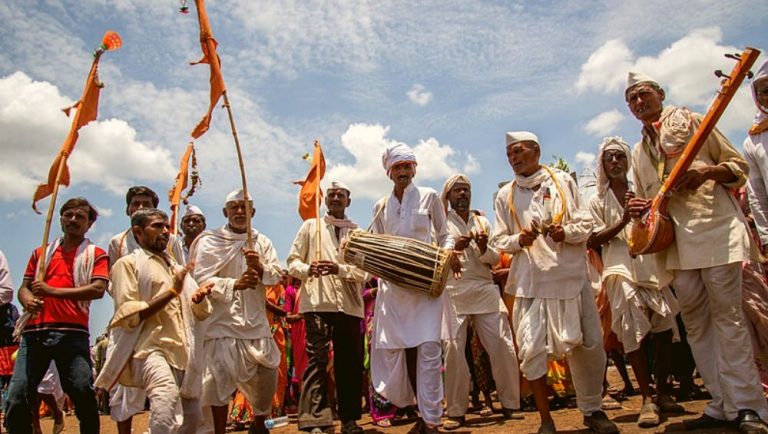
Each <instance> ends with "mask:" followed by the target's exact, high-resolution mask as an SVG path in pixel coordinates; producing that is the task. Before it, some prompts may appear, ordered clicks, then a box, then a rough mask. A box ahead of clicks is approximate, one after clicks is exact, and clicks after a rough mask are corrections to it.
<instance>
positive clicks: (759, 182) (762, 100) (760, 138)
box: [744, 61, 768, 254]
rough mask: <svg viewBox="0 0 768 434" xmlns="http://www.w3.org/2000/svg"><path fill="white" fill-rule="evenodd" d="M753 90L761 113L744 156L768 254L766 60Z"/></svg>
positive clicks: (751, 200)
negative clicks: (747, 164)
mask: <svg viewBox="0 0 768 434" xmlns="http://www.w3.org/2000/svg"><path fill="white" fill-rule="evenodd" d="M751 89H752V99H753V100H754V101H755V105H756V106H757V113H756V114H755V119H754V122H753V124H752V126H751V127H750V129H749V134H748V135H747V138H746V139H745V140H744V158H745V159H746V160H747V163H749V182H747V192H748V193H749V208H750V210H752V218H754V220H755V227H756V228H757V234H758V235H759V236H760V244H761V247H762V251H763V254H765V253H768V149H766V148H767V147H768V61H765V62H763V64H762V65H761V66H760V69H759V70H758V71H757V74H755V78H754V79H753V80H752V86H751Z"/></svg>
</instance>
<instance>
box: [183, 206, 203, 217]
mask: <svg viewBox="0 0 768 434" xmlns="http://www.w3.org/2000/svg"><path fill="white" fill-rule="evenodd" d="M193 215H199V216H203V218H205V214H203V210H201V209H200V208H198V207H196V206H195V205H187V208H186V209H185V210H184V215H183V216H182V217H181V219H182V220H184V219H185V218H187V217H190V216H193Z"/></svg>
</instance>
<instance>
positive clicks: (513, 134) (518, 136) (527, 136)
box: [507, 131, 540, 146]
mask: <svg viewBox="0 0 768 434" xmlns="http://www.w3.org/2000/svg"><path fill="white" fill-rule="evenodd" d="M528 141H530V142H536V144H537V145H540V143H539V138H538V137H536V134H533V133H532V132H530V131H507V146H509V145H512V144H514V143H519V142H528Z"/></svg>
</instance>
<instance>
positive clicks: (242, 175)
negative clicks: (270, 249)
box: [221, 90, 253, 249]
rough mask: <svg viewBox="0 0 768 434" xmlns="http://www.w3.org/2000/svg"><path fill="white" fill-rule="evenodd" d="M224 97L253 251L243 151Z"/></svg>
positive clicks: (224, 95) (227, 101) (233, 118)
mask: <svg viewBox="0 0 768 434" xmlns="http://www.w3.org/2000/svg"><path fill="white" fill-rule="evenodd" d="M221 95H222V96H223V97H224V107H226V108H227V114H228V115H229V126H230V127H231V129H232V137H233V138H234V139H235V149H236V150H237V163H238V164H239V165H240V180H241V181H242V183H243V198H244V201H245V215H246V216H248V232H246V242H247V245H248V248H249V249H253V235H252V234H251V217H252V215H253V207H252V206H251V201H250V200H249V199H248V198H249V196H248V183H247V182H246V177H245V162H244V161H243V151H242V148H241V147H240V138H239V137H238V136H237V128H236V127H235V117H234V115H233V114H232V106H230V104H229V97H228V96H227V91H226V90H225V91H224V92H222V94H221Z"/></svg>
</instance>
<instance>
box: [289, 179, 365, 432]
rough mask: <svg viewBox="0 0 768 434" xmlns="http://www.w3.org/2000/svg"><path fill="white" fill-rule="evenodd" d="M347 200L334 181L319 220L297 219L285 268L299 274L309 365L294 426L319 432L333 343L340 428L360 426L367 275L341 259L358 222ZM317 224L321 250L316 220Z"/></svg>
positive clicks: (324, 422)
mask: <svg viewBox="0 0 768 434" xmlns="http://www.w3.org/2000/svg"><path fill="white" fill-rule="evenodd" d="M351 201H352V199H351V197H350V191H349V188H347V186H346V185H344V184H342V183H341V182H333V183H331V186H330V187H328V190H326V195H325V206H326V207H327V208H328V213H327V214H326V215H325V217H324V218H323V220H322V223H318V220H317V219H309V220H306V221H305V222H304V224H302V225H301V228H300V229H299V232H298V234H296V238H295V239H294V240H293V245H291V251H290V253H289V254H288V260H287V262H288V268H289V271H290V273H291V274H292V275H293V276H294V277H296V278H298V279H301V280H302V281H303V282H305V283H304V285H303V286H302V296H301V297H300V301H299V313H301V314H302V315H304V321H305V324H306V333H307V355H308V356H309V366H308V367H307V370H306V371H305V372H304V380H303V382H302V386H301V395H300V400H299V429H301V430H304V431H311V432H312V433H314V434H321V433H322V432H323V430H324V429H327V428H329V427H332V426H333V413H332V411H331V406H330V403H329V402H328V391H327V388H328V374H327V372H326V370H327V368H328V360H329V359H328V353H329V350H330V347H331V344H333V366H334V371H335V372H336V397H337V400H338V406H339V419H341V423H342V427H341V432H342V433H345V434H352V433H355V434H359V433H362V432H363V429H362V428H360V427H359V426H358V425H357V423H356V422H355V421H357V420H359V419H360V414H361V402H362V401H361V394H362V380H363V335H362V331H361V329H360V321H361V320H362V318H363V297H362V291H361V289H362V285H363V283H365V282H366V281H367V280H368V279H369V278H370V277H369V275H368V273H366V272H364V271H362V270H360V269H359V268H357V267H355V266H352V265H347V264H342V263H340V262H341V261H340V259H339V245H340V244H341V243H343V242H345V241H346V239H347V236H348V234H349V231H350V230H353V229H356V228H357V225H356V224H355V223H353V222H352V221H350V220H349V219H348V218H347V217H346V215H345V210H346V209H347V207H349V204H350V202H351ZM318 224H320V225H321V226H320V231H321V232H320V240H319V241H320V243H321V244H320V251H319V252H318V251H317V242H318V240H317V239H316V236H317V230H316V229H317V225H318Z"/></svg>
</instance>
